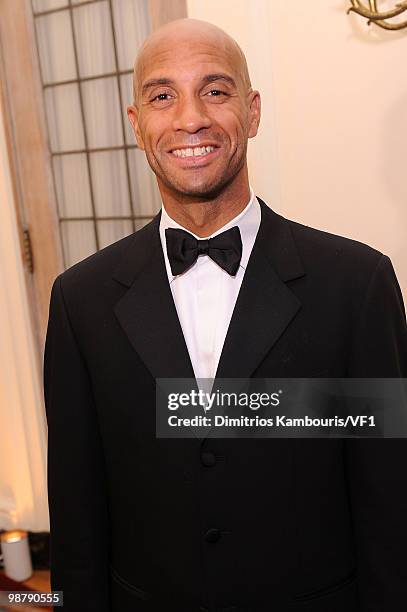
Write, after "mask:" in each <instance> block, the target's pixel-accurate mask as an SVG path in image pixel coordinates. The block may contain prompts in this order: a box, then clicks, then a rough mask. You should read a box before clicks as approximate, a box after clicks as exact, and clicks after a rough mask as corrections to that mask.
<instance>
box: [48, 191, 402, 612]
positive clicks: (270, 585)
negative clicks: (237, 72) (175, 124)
mask: <svg viewBox="0 0 407 612" xmlns="http://www.w3.org/2000/svg"><path fill="white" fill-rule="evenodd" d="M260 203H261V213H262V219H261V225H260V229H259V233H258V236H257V238H256V242H255V245H254V248H253V251H252V254H251V257H250V260H249V264H248V267H247V270H246V273H245V276H244V279H243V283H242V286H241V290H240V294H239V296H238V300H237V303H236V306H235V309H234V313H233V317H232V320H231V323H230V326H229V329H228V333H227V337H226V340H225V344H224V347H223V352H222V355H221V358H220V362H219V367H218V371H217V376H218V377H261V378H267V377H288V378H289V377H405V376H407V328H406V319H405V311H404V306H403V300H402V296H401V292H400V289H399V285H398V283H397V280H396V277H395V274H394V271H393V268H392V265H391V262H390V260H389V258H388V257H386V256H385V255H382V254H381V253H380V252H378V251H376V250H374V249H372V248H370V247H368V246H366V245H363V244H361V243H358V242H356V241H353V240H349V239H345V238H342V237H338V236H334V235H331V234H328V233H325V232H321V231H318V230H315V229H312V228H309V227H306V226H304V225H300V224H298V223H295V222H293V221H289V220H287V219H285V218H283V217H282V216H280V215H278V214H276V213H275V212H273V211H272V210H271V209H269V208H268V207H267V206H266V205H265V204H264V202H260ZM159 219H160V215H157V216H156V217H155V218H154V220H153V221H152V222H151V223H149V224H148V225H147V226H145V227H144V228H143V229H142V230H140V231H138V232H137V233H136V234H132V235H131V236H128V237H126V238H124V239H122V240H120V241H118V242H116V243H114V244H112V245H111V246H108V247H107V248H105V249H103V250H101V251H99V252H98V253H96V254H94V255H92V256H91V257H88V258H87V259H85V260H84V261H82V262H80V263H78V264H76V265H75V266H73V267H71V268H70V269H68V270H66V271H65V272H64V273H63V274H61V275H59V276H58V277H57V279H56V280H55V282H54V285H53V289H52V295H51V304H50V315H49V324H48V332H47V339H46V348H45V363H44V383H45V402H46V412H47V419H48V427H49V455H48V487H49V508H50V519H51V572H52V573H51V576H52V587H53V589H54V590H63V591H64V601H65V605H64V610H65V611H66V612H133V611H134V612H147V611H160V612H161V611H166V610H174V612H175V611H176V612H183V611H185V612H198V611H204V610H209V611H210V612H213V611H216V612H220V611H223V612H227V611H229V612H232V610H233V611H235V612H260V611H262V612H282V611H286V610H291V611H292V612H296V611H297V612H356V611H358V612H359V611H360V612H399V611H401V610H402V609H404V608H405V606H406V605H407V604H406V602H407V527H406V517H407V488H406V485H407V478H406V472H407V444H406V442H407V441H406V440H405V439H386V440H379V439H347V440H345V439H305V438H303V439H301V438H300V439H263V440H259V439H257V440H248V439H246V440H244V439H223V440H221V439H211V438H210V437H207V438H206V439H204V440H198V439H183V440H179V439H177V440H174V439H157V438H156V435H155V378H156V377H190V378H193V369H192V365H191V362H190V359H189V355H188V351H187V348H186V344H185V341H184V337H183V334H182V330H181V327H180V324H179V321H178V318H177V314H176V309H175V306H174V303H173V299H172V295H171V290H170V287H169V283H168V279H167V275H166V269H165V265H164V258H163V253H162V249H161V243H160V239H159V233H158V227H159Z"/></svg>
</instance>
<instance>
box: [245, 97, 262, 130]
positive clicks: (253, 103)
mask: <svg viewBox="0 0 407 612" xmlns="http://www.w3.org/2000/svg"><path fill="white" fill-rule="evenodd" d="M260 115H261V100H260V94H259V92H258V91H251V92H250V94H249V134H248V137H249V138H253V137H254V136H256V134H257V131H258V129H259V123H260Z"/></svg>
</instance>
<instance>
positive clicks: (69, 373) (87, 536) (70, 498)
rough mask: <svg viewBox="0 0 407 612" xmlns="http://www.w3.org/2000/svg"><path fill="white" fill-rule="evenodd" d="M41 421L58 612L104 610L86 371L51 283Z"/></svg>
mask: <svg viewBox="0 0 407 612" xmlns="http://www.w3.org/2000/svg"><path fill="white" fill-rule="evenodd" d="M44 396H45V408H46V415H47V421H48V501H49V513H50V546H51V585H52V590H54V591H55V590H59V591H63V597H64V607H63V609H64V612H79V611H80V612H108V611H109V610H110V604H109V590H108V585H109V579H108V577H109V569H108V568H109V561H108V560H109V541H110V534H109V515H108V498H107V491H106V482H105V467H104V456H103V450H102V443H101V438H100V433H99V429H98V419H97V414H96V409H95V403H94V399H93V396H92V389H91V384H90V378H89V374H88V371H87V368H86V363H85V361H84V359H83V355H81V352H80V350H79V348H78V344H77V342H76V340H75V336H74V333H73V330H72V327H71V323H70V321H69V315H68V312H67V309H66V306H65V303H64V298H63V292H62V284H61V276H59V277H57V279H56V280H55V282H54V285H53V287H52V293H51V302H50V312H49V321H48V329H47V336H46V342H45V353H44Z"/></svg>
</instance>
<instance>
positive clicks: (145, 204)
mask: <svg viewBox="0 0 407 612" xmlns="http://www.w3.org/2000/svg"><path fill="white" fill-rule="evenodd" d="M127 155H128V156H129V164H130V183H131V191H132V197H133V208H134V213H135V215H136V216H138V215H140V216H141V215H142V216H144V215H150V216H154V215H156V214H157V212H158V211H159V210H160V208H161V196H160V192H159V190H158V187H157V180H156V178H155V175H154V173H153V172H152V170H151V169H150V166H149V165H148V163H147V160H146V157H145V154H144V151H141V150H140V149H129V150H128V151H127Z"/></svg>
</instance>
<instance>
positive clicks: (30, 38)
mask: <svg viewBox="0 0 407 612" xmlns="http://www.w3.org/2000/svg"><path fill="white" fill-rule="evenodd" d="M32 20H33V18H32V12H31V7H30V3H29V1H28V0H2V1H1V2H0V37H1V53H2V64H3V75H2V76H4V79H2V81H3V90H2V95H3V99H4V101H5V108H6V122H7V124H8V125H7V128H8V130H7V132H8V139H9V143H8V144H9V152H10V161H11V166H12V171H13V174H14V177H13V179H14V188H15V196H16V203H17V205H18V211H17V214H18V219H19V225H20V233H21V234H22V230H23V224H24V225H25V226H28V228H29V232H30V237H31V243H32V251H33V254H34V272H33V274H31V273H30V272H29V270H28V267H27V266H26V280H27V285H28V288H29V291H30V295H31V297H32V310H33V318H34V322H35V331H36V335H37V340H38V346H39V347H40V348H42V346H43V342H44V337H45V330H46V324H47V319H48V305H49V297H50V289H51V285H52V281H53V280H54V278H55V277H56V276H57V275H58V274H59V272H61V271H62V253H61V246H60V240H59V232H58V219H57V215H56V206H55V199H54V193H53V183H52V174H51V162H50V154H49V150H48V146H47V137H46V126H45V118H44V114H43V113H44V110H43V96H42V89H41V81H40V75H39V67H38V63H37V56H36V46H35V37H34V31H33V27H34V26H33V21H32Z"/></svg>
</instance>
